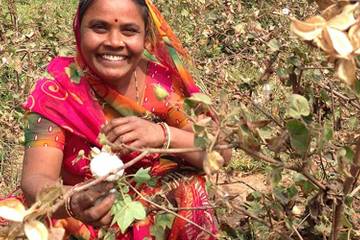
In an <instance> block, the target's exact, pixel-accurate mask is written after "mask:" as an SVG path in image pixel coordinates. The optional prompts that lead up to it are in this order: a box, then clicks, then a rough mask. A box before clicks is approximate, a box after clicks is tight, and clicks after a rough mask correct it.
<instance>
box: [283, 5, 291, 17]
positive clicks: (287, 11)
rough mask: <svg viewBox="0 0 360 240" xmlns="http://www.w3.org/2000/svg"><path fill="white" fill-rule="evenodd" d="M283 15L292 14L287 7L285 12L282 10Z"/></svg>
mask: <svg viewBox="0 0 360 240" xmlns="http://www.w3.org/2000/svg"><path fill="white" fill-rule="evenodd" d="M282 14H284V15H286V16H287V15H289V14H290V10H289V9H288V8H287V7H286V8H284V9H283V10H282Z"/></svg>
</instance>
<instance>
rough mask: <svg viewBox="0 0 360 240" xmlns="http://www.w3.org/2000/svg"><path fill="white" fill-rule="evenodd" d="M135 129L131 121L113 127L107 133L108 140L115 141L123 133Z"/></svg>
mask: <svg viewBox="0 0 360 240" xmlns="http://www.w3.org/2000/svg"><path fill="white" fill-rule="evenodd" d="M133 130H134V126H133V125H132V124H131V123H128V124H126V125H121V126H118V127H115V128H113V129H111V131H109V132H107V133H106V134H105V136H106V138H107V140H108V141H110V142H112V143H114V142H115V141H116V140H117V139H118V138H121V137H122V135H124V134H126V133H129V132H131V131H133Z"/></svg>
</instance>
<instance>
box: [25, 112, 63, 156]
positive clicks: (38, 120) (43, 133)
mask: <svg viewBox="0 0 360 240" xmlns="http://www.w3.org/2000/svg"><path fill="white" fill-rule="evenodd" d="M25 122H26V125H25V148H26V149H28V148H32V147H55V148H58V149H60V150H64V145H65V131H64V130H63V129H61V128H60V127H59V126H57V125H56V124H54V123H53V122H51V121H49V120H48V119H46V118H43V117H42V116H41V115H38V114H35V113H30V114H26V115H25Z"/></svg>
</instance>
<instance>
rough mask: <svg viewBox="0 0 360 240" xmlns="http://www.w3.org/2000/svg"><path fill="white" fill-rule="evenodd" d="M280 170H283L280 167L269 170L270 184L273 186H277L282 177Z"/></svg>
mask: <svg viewBox="0 0 360 240" xmlns="http://www.w3.org/2000/svg"><path fill="white" fill-rule="evenodd" d="M282 172H283V169H282V168H276V167H274V168H273V169H272V171H271V180H272V181H271V182H272V185H273V186H277V185H278V184H279V183H280V181H281V179H282Z"/></svg>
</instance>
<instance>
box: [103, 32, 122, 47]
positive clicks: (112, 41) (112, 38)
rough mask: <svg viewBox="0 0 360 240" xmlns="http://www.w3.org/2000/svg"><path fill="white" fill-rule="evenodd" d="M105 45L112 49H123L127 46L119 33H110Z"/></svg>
mask: <svg viewBox="0 0 360 240" xmlns="http://www.w3.org/2000/svg"><path fill="white" fill-rule="evenodd" d="M105 45H106V46H107V47H111V48H122V47H124V46H125V42H124V41H123V39H122V36H121V33H120V32H119V31H110V32H109V34H108V35H107V39H106V41H105Z"/></svg>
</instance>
